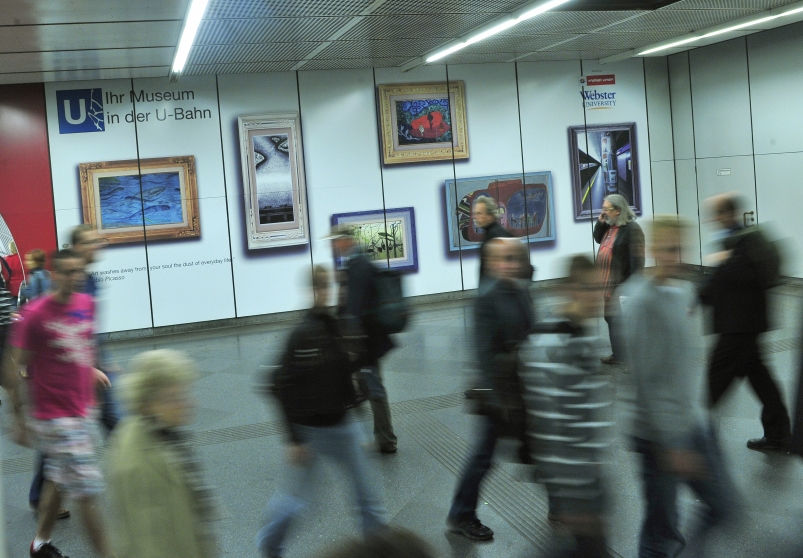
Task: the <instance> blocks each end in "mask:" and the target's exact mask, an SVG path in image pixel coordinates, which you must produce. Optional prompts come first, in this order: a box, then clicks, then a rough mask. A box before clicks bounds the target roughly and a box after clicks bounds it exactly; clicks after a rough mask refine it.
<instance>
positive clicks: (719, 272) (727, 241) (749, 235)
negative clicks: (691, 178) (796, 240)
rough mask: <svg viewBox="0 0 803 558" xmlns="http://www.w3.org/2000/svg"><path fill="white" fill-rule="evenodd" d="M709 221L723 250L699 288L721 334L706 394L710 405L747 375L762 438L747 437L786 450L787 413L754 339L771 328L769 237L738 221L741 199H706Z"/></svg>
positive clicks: (754, 445) (764, 447) (762, 446)
mask: <svg viewBox="0 0 803 558" xmlns="http://www.w3.org/2000/svg"><path fill="white" fill-rule="evenodd" d="M709 205H710V208H711V212H712V219H713V221H714V222H715V223H716V225H717V226H718V227H719V229H720V235H721V238H722V244H723V248H724V250H723V251H722V252H719V253H717V254H714V255H713V256H712V258H711V260H712V261H711V263H712V264H714V265H716V270H715V271H714V273H713V275H711V277H710V279H709V280H708V282H707V283H706V284H705V286H704V287H703V288H702V289H701V291H700V300H701V301H702V303H703V304H705V305H708V306H711V307H712V309H713V312H714V333H715V334H717V335H719V337H718V339H717V344H716V347H715V348H714V352H713V353H712V355H711V358H710V362H709V365H708V396H709V403H710V405H711V406H712V407H714V406H716V405H717V403H719V401H720V400H721V399H722V396H723V395H724V394H725V393H726V391H727V390H728V388H729V387H730V385H731V384H732V383H733V381H734V380H735V379H736V378H744V377H745V376H746V377H747V380H748V381H749V382H750V386H751V387H752V388H753V391H754V392H755V394H756V395H757V396H758V398H759V400H760V401H761V404H762V405H763V409H762V411H761V423H762V425H763V427H764V436H763V437H762V438H755V439H752V440H748V442H747V447H748V448H750V449H752V450H757V451H777V452H786V451H787V450H788V444H789V437H790V424H789V412H788V411H787V409H786V405H785V404H784V401H783V397H782V396H781V391H780V389H778V385H777V384H776V382H775V380H774V379H773V378H772V375H771V374H770V371H769V370H768V369H767V367H766V365H765V364H764V361H763V359H762V357H761V350H760V349H759V346H758V337H759V335H761V334H762V333H765V332H766V331H768V330H769V320H768V317H767V291H768V290H769V288H771V287H772V286H774V285H773V281H774V280H777V278H773V277H769V276H768V275H767V274H768V270H769V269H770V268H771V267H772V266H770V265H769V263H770V262H769V261H767V260H768V259H769V258H770V250H771V247H770V246H769V242H768V240H767V239H766V238H765V237H764V235H763V234H762V233H761V231H760V230H759V229H758V228H757V227H750V228H748V229H745V228H744V227H743V226H742V225H741V223H739V217H740V212H741V210H742V202H741V200H740V198H739V197H738V196H737V195H734V194H723V195H721V196H717V197H715V198H712V199H711V200H709Z"/></svg>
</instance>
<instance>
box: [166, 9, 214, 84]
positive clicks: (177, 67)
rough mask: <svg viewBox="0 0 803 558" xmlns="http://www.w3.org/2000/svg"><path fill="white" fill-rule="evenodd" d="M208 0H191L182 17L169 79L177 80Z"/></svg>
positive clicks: (188, 54) (187, 56)
mask: <svg viewBox="0 0 803 558" xmlns="http://www.w3.org/2000/svg"><path fill="white" fill-rule="evenodd" d="M208 3H209V0H192V4H191V5H190V9H189V10H188V11H187V17H186V18H185V19H184V28H183V29H182V30H181V39H179V41H178V48H177V49H176V56H175V58H173V66H172V67H171V69H170V81H178V77H179V76H180V75H181V72H182V71H184V65H185V64H186V63H187V58H189V56H190V49H192V43H193V42H195V34H196V33H198V26H199V25H201V19H203V17H204V12H205V11H206V6H207V4H208Z"/></svg>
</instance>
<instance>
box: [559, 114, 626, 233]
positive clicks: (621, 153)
mask: <svg viewBox="0 0 803 558" xmlns="http://www.w3.org/2000/svg"><path fill="white" fill-rule="evenodd" d="M636 146H637V143H636V125H635V124H634V123H630V124H606V125H597V126H573V127H571V128H569V149H570V153H571V159H572V193H573V195H574V217H575V219H576V220H583V219H592V218H596V217H599V214H600V212H601V211H602V202H603V200H604V199H605V196H608V195H610V194H621V195H622V196H624V197H625V199H626V200H628V202H629V203H630V207H632V208H633V210H634V211H635V212H636V215H641V188H640V182H639V172H638V155H637V147H636Z"/></svg>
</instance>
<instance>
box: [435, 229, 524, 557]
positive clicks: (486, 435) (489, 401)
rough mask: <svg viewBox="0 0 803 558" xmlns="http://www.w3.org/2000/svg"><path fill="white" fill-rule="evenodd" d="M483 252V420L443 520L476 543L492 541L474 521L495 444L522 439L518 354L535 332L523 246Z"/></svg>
mask: <svg viewBox="0 0 803 558" xmlns="http://www.w3.org/2000/svg"><path fill="white" fill-rule="evenodd" d="M485 248H486V249H485V252H484V253H483V258H484V260H485V269H486V270H487V273H488V276H489V278H490V279H489V280H488V281H484V282H483V283H482V284H481V285H480V289H479V292H478V296H477V301H476V307H475V319H474V341H475V345H476V348H477V359H478V364H479V369H480V374H479V379H478V387H477V389H476V390H475V392H476V395H475V396H474V399H476V400H477V401H478V411H479V413H480V414H481V415H483V417H482V419H481V420H482V425H481V427H480V433H479V440H478V443H477V445H476V447H475V449H474V453H473V454H472V456H471V457H470V458H469V460H468V463H467V464H466V467H465V469H464V471H463V474H462V476H461V478H460V480H459V482H458V485H457V491H456V493H455V496H454V500H453V502H452V506H451V509H450V510H449V516H448V518H447V525H448V527H449V529H450V530H451V531H452V532H455V533H459V534H461V535H463V536H465V537H467V538H469V539H472V540H480V541H481V540H489V539H491V538H493V536H494V532H493V530H492V529H490V528H489V527H487V526H486V525H483V524H482V522H481V521H480V520H479V518H477V500H478V498H479V491H480V485H481V484H482V480H483V478H484V477H485V474H486V473H487V472H488V470H489V469H490V467H491V460H492V458H493V454H494V449H495V448H496V442H497V440H498V439H499V438H500V437H502V436H508V437H514V438H522V437H523V434H524V420H525V417H524V400H523V395H522V392H521V382H520V380H519V376H518V368H519V358H518V350H519V345H520V344H521V343H522V341H524V340H525V339H527V335H528V334H529V333H530V331H531V329H532V327H533V310H532V303H531V301H530V297H529V293H528V291H527V289H526V286H524V285H522V284H521V283H522V281H521V280H520V277H521V274H522V271H521V270H522V266H523V265H524V264H525V262H527V261H528V258H527V249H526V247H525V245H524V244H523V243H522V242H520V241H519V240H516V239H512V238H496V239H493V240H491V241H490V242H489V243H488V244H487V246H486V247H485Z"/></svg>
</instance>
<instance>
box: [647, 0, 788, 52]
mask: <svg viewBox="0 0 803 558" xmlns="http://www.w3.org/2000/svg"><path fill="white" fill-rule="evenodd" d="M800 12H803V8H795V9H794V10H789V11H788V12H784V13H782V14H778V15H771V16H767V17H762V18H759V19H754V20H753V21H748V22H746V23H740V24H739V25H733V26H731V27H726V28H725V29H719V30H717V31H711V32H710V33H706V34H704V35H699V36H697V37H690V38H688V39H683V40H682V41H676V42H674V43H669V44H668V45H663V46H659V47H655V48H651V49H649V50H645V51H643V52H639V53H638V56H642V55H644V54H652V53H653V52H659V51H661V50H667V49H670V48H675V47H677V46H680V45H685V44H688V43H693V42H695V41H699V40H700V39H707V38H709V37H716V36H717V35H724V34H725V33H730V32H731V31H738V30H739V29H745V28H746V27H753V26H754V25H761V24H762V23H766V22H768V21H772V20H773V19H778V18H781V17H786V16H790V15H793V14H799V13H800Z"/></svg>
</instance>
